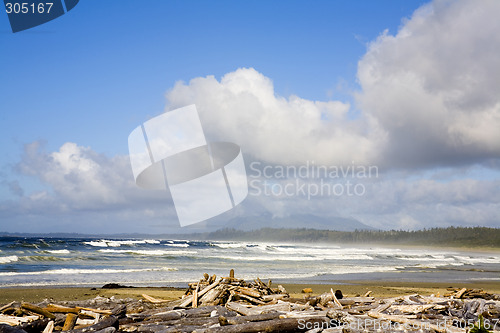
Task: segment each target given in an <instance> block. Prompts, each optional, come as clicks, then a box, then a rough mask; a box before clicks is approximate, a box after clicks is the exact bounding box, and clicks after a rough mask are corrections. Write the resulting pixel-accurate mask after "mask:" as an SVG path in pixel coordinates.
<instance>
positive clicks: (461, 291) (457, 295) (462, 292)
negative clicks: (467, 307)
mask: <svg viewBox="0 0 500 333" xmlns="http://www.w3.org/2000/svg"><path fill="white" fill-rule="evenodd" d="M466 291H467V288H462V289H460V290H459V291H457V293H456V294H455V295H454V297H455V298H462V296H463V295H464V294H465V292H466Z"/></svg>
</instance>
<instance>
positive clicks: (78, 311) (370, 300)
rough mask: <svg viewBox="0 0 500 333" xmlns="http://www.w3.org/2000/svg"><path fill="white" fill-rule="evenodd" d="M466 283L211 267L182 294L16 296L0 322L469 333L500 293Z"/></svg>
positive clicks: (492, 319)
mask: <svg viewBox="0 0 500 333" xmlns="http://www.w3.org/2000/svg"><path fill="white" fill-rule="evenodd" d="M464 289H465V288H461V289H450V290H449V294H447V295H445V296H442V297H440V296H439V295H437V296H434V295H431V296H425V295H418V294H413V295H405V296H400V297H391V298H379V297H372V294H373V293H370V292H367V293H366V294H364V295H363V296H362V297H349V296H347V295H343V294H342V292H341V291H340V290H337V291H335V292H334V290H333V289H330V291H329V292H327V293H324V294H322V295H318V296H313V295H312V294H310V293H308V294H304V295H303V297H297V298H291V297H289V294H288V293H287V292H286V290H285V289H284V288H283V287H282V286H277V287H276V288H274V287H273V286H272V285H271V283H263V282H262V281H261V280H260V279H259V278H256V279H255V280H253V281H244V280H241V279H238V278H236V277H234V273H233V274H229V277H222V278H219V279H217V277H216V276H215V275H212V276H210V275H208V274H205V275H204V276H203V278H202V279H201V280H200V281H197V282H193V283H190V284H188V288H187V290H186V293H185V296H184V297H183V298H181V299H179V300H175V301H166V300H161V299H157V298H154V297H151V296H149V297H144V299H143V300H139V301H138V300H134V299H126V300H120V299H115V298H114V297H113V298H104V297H99V296H98V297H96V298H94V299H92V300H85V301H67V302H58V304H53V303H49V302H48V301H44V302H42V303H40V304H31V303H17V302H11V303H9V304H6V305H4V306H1V307H0V309H1V310H0V323H7V324H8V325H5V324H3V325H0V333H4V332H5V333H54V331H61V330H62V331H64V332H66V333H115V332H134V333H139V332H144V333H169V332H183V333H184V332H302V331H307V332H308V333H319V332H322V333H333V332H356V333H360V332H375V331H379V332H401V331H407V332H450V333H455V332H464V333H465V332H467V331H468V329H470V328H471V326H472V324H473V323H475V322H477V320H478V318H479V316H483V317H484V319H485V322H487V323H489V324H490V325H491V327H492V326H493V325H495V323H497V321H498V320H499V319H500V297H499V295H495V294H488V293H485V292H484V291H482V290H477V289H465V290H464ZM346 296H347V297H346ZM179 305H183V306H182V307H179ZM84 325H86V327H82V326H84ZM387 325H394V326H397V325H400V328H395V329H393V327H394V326H387ZM497 327H498V324H497ZM386 328H387V329H386Z"/></svg>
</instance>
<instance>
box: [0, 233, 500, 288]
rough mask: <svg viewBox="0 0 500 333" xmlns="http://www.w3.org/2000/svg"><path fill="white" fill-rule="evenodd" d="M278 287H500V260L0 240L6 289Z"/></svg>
mask: <svg viewBox="0 0 500 333" xmlns="http://www.w3.org/2000/svg"><path fill="white" fill-rule="evenodd" d="M230 269H234V270H235V273H236V277H238V278H243V279H254V278H256V277H259V278H261V279H265V280H267V279H271V280H272V281H273V282H278V283H342V282H343V281H346V280H391V281H401V280H406V281H436V282H438V281H439V282H450V283H453V282H465V281H485V280H490V281H500V253H498V252H490V253H488V252H468V251H461V250H447V249H446V250H445V249H425V250H423V249H415V248H394V247H391V248H386V247H382V246H354V245H332V244H278V243H262V242H231V241H192V240H182V239H171V240H160V239H85V238H24V237H0V287H41V286H61V287H62V286H89V287H101V286H102V285H104V284H106V283H120V284H124V285H130V286H173V287H184V286H185V285H186V282H193V281H198V280H199V279H200V278H201V277H202V275H203V273H205V272H206V273H209V274H210V275H212V274H216V275H217V276H228V274H229V270H230Z"/></svg>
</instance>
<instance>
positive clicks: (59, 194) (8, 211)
mask: <svg viewBox="0 0 500 333" xmlns="http://www.w3.org/2000/svg"><path fill="white" fill-rule="evenodd" d="M16 170H17V172H18V173H19V174H20V175H21V176H32V177H34V178H36V179H37V180H38V181H39V182H40V183H41V184H42V185H43V187H44V188H45V189H44V190H36V191H31V192H29V191H25V190H24V189H23V188H22V187H21V186H20V185H19V183H18V182H17V181H11V182H10V183H8V185H9V187H10V189H11V191H15V192H16V194H17V195H19V196H21V197H19V198H17V199H15V200H10V201H3V202H0V215H1V216H3V217H4V218H9V220H10V221H13V219H16V217H22V219H21V220H19V221H17V223H18V225H17V228H19V227H21V226H22V225H24V224H27V225H30V227H29V228H32V229H26V230H31V231H44V230H45V229H44V227H46V226H47V225H52V226H53V228H55V230H57V231H72V232H74V231H80V232H88V231H89V227H90V226H94V227H97V228H98V229H97V230H101V231H106V230H107V232H116V227H117V226H118V225H120V228H121V229H120V230H121V231H125V230H128V231H140V230H144V228H147V227H148V226H149V225H151V224H160V223H161V224H162V225H163V226H164V227H172V226H174V227H178V222H177V218H176V216H175V210H174V208H173V205H172V203H171V200H170V197H169V194H168V192H166V191H146V190H142V189H140V188H138V187H137V186H136V185H135V183H134V177H133V175H132V169H131V167H130V162H129V158H128V156H120V155H117V156H114V157H108V156H106V155H103V154H98V153H96V152H95V151H93V150H92V149H91V148H89V147H82V146H79V145H77V144H75V143H72V142H67V143H65V144H63V145H62V146H61V147H60V148H59V150H57V151H54V152H47V151H45V149H44V147H43V145H42V144H41V143H40V142H33V143H31V144H27V145H25V149H24V154H23V156H22V160H21V162H19V163H18V164H17V166H16ZM94 215H96V216H94ZM32 218H34V220H33V221H31V219H32ZM42 221H43V223H42ZM72 221H78V224H72V223H70V222H72ZM30 223H34V225H33V224H30ZM35 225H36V226H35ZM5 227H7V226H4V228H5ZM40 228H41V229H40ZM18 230H19V229H18ZM168 231H169V230H168V229H165V230H164V232H168Z"/></svg>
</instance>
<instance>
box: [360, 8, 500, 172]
mask: <svg viewBox="0 0 500 333" xmlns="http://www.w3.org/2000/svg"><path fill="white" fill-rule="evenodd" d="M499 12H500V2H498V1H495V0H487V1H482V2H481V3H480V4H478V2H477V1H471V0H465V1H439V0H438V1H434V2H432V3H431V4H428V5H426V6H423V7H422V8H420V9H418V10H417V11H416V12H415V13H414V14H413V16H412V17H411V19H409V20H408V21H406V22H405V23H404V25H403V26H402V28H401V29H400V30H399V32H398V33H397V34H396V35H395V36H391V35H389V34H387V32H385V33H384V34H382V35H381V36H380V37H379V38H378V39H377V40H376V41H374V42H373V43H372V44H370V46H369V50H368V52H367V54H366V55H365V56H364V57H363V59H362V60H361V61H360V62H359V66H358V79H359V83H360V85H361V88H362V91H361V92H360V93H359V94H358V96H357V97H358V101H359V102H360V106H361V108H362V110H363V112H365V113H369V114H371V115H372V116H373V117H374V118H375V119H377V121H378V122H379V124H380V126H381V127H382V128H383V129H384V130H385V131H386V133H387V134H388V139H389V140H388V143H389V144H388V145H387V146H386V147H384V149H383V150H382V152H383V156H385V157H386V158H387V160H388V162H389V163H388V164H394V165H396V166H406V167H408V166H410V167H418V166H422V165H424V166H432V165H446V164H449V165H452V164H459V163H470V162H471V161H479V160H482V159H487V158H492V157H493V158H498V157H500V131H499V130H498V129H499V128H500V95H499V94H498V87H499V86H500V57H498V51H499V50H500V35H499V34H498V31H499V30H500V23H499V22H500V21H499V20H498V13H499Z"/></svg>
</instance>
